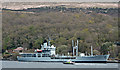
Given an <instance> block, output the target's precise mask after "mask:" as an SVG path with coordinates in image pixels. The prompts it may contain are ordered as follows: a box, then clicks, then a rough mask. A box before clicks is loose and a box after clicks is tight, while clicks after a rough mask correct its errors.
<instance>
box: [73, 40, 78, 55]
mask: <svg viewBox="0 0 120 70" xmlns="http://www.w3.org/2000/svg"><path fill="white" fill-rule="evenodd" d="M72 47H73V56H74V50H75V49H76V56H78V40H77V42H75V46H74V41H73V40H72Z"/></svg>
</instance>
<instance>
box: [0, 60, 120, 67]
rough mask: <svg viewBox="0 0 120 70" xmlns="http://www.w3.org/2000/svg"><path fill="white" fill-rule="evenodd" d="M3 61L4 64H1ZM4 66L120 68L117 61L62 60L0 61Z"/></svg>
mask: <svg viewBox="0 0 120 70" xmlns="http://www.w3.org/2000/svg"><path fill="white" fill-rule="evenodd" d="M1 63H2V65H1ZM0 66H2V68H118V64H117V63H75V64H74V65H71V64H63V63H61V62H19V61H0Z"/></svg>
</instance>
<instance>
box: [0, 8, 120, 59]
mask: <svg viewBox="0 0 120 70" xmlns="http://www.w3.org/2000/svg"><path fill="white" fill-rule="evenodd" d="M2 23H3V24H2V27H3V29H2V31H3V33H2V36H3V39H2V42H3V48H2V51H3V52H2V53H5V51H6V50H9V49H15V48H17V47H23V48H27V50H31V49H37V48H39V49H40V48H41V44H43V41H44V40H48V38H49V37H50V42H51V44H52V45H55V46H56V47H57V49H56V53H57V54H65V55H67V53H68V52H69V53H70V54H71V55H72V46H71V45H72V40H74V41H76V40H78V41H79V53H86V52H88V53H90V46H91V45H92V46H93V52H94V55H100V54H108V53H110V57H111V58H120V52H119V51H118V50H119V49H120V48H119V45H118V44H116V43H117V42H118V9H117V8H97V7H96V8H66V7H64V6H56V7H40V8H28V9H23V10H10V9H5V8H4V9H3V10H2ZM31 52H33V51H31Z"/></svg>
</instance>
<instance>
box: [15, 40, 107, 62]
mask: <svg viewBox="0 0 120 70" xmlns="http://www.w3.org/2000/svg"><path fill="white" fill-rule="evenodd" d="M72 47H73V56H64V55H62V56H59V55H56V53H55V50H56V47H55V46H54V45H51V44H50V41H48V42H47V41H46V42H44V43H43V45H41V49H37V50H35V52H34V53H19V54H20V55H19V56H17V59H18V61H29V62H31V61H32V62H66V61H68V60H71V61H72V62H84V63H85V62H87V63H89V62H94V63H98V62H100V63H103V62H107V60H108V58H109V54H107V55H93V49H92V46H91V55H85V54H84V53H81V54H78V40H77V42H75V46H74V42H73V40H72Z"/></svg>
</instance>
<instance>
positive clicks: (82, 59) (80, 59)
mask: <svg viewBox="0 0 120 70" xmlns="http://www.w3.org/2000/svg"><path fill="white" fill-rule="evenodd" d="M108 58H109V55H96V56H82V57H81V56H77V57H76V58H74V59H70V60H71V61H72V62H77V63H78V62H87V63H89V62H98V63H99V62H107V60H108ZM17 59H18V61H28V62H31V61H32V62H64V61H67V60H69V59H68V58H67V59H66V58H57V59H56V58H51V57H19V56H18V57H17Z"/></svg>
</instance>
